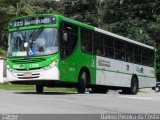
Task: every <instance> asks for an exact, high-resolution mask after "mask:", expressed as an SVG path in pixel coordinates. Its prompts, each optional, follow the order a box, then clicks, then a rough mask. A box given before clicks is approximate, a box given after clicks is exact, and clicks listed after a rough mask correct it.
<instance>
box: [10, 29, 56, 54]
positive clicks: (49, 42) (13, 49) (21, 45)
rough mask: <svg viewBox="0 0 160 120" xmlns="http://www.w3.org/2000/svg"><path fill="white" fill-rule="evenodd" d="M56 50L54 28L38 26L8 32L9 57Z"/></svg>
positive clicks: (50, 52)
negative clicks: (36, 27)
mask: <svg viewBox="0 0 160 120" xmlns="http://www.w3.org/2000/svg"><path fill="white" fill-rule="evenodd" d="M56 52H58V39H57V29H56V28H44V27H42V28H39V29H32V30H25V31H16V32H12V33H10V34H9V49H8V56H9V57H20V56H39V55H48V54H53V53H56Z"/></svg>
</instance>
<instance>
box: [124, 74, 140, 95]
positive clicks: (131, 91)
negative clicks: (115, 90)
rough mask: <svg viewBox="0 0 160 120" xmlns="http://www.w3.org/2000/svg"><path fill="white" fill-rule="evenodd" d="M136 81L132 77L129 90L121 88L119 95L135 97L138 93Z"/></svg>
mask: <svg viewBox="0 0 160 120" xmlns="http://www.w3.org/2000/svg"><path fill="white" fill-rule="evenodd" d="M138 89H139V86H138V80H137V79H136V78H135V77H132V79H131V87H130V88H122V93H121V94H131V95H136V94H137V93H138Z"/></svg>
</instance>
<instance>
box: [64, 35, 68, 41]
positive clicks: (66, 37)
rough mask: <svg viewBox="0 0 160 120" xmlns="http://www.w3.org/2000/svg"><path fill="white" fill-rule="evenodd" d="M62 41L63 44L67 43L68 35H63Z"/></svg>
mask: <svg viewBox="0 0 160 120" xmlns="http://www.w3.org/2000/svg"><path fill="white" fill-rule="evenodd" d="M63 40H64V41H65V42H67V41H68V34H67V33H63Z"/></svg>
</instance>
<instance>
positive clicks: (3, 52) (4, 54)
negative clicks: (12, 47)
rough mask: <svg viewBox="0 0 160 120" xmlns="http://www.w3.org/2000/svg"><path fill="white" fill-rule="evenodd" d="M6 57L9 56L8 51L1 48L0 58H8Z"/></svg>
mask: <svg viewBox="0 0 160 120" xmlns="http://www.w3.org/2000/svg"><path fill="white" fill-rule="evenodd" d="M6 55H7V51H5V50H2V49H1V48H0V56H3V57H6Z"/></svg>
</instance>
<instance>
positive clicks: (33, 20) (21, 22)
mask: <svg viewBox="0 0 160 120" xmlns="http://www.w3.org/2000/svg"><path fill="white" fill-rule="evenodd" d="M53 23H55V18H54V17H30V18H22V19H18V20H14V21H12V22H11V23H10V28H16V27H24V26H31V25H39V24H53Z"/></svg>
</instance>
